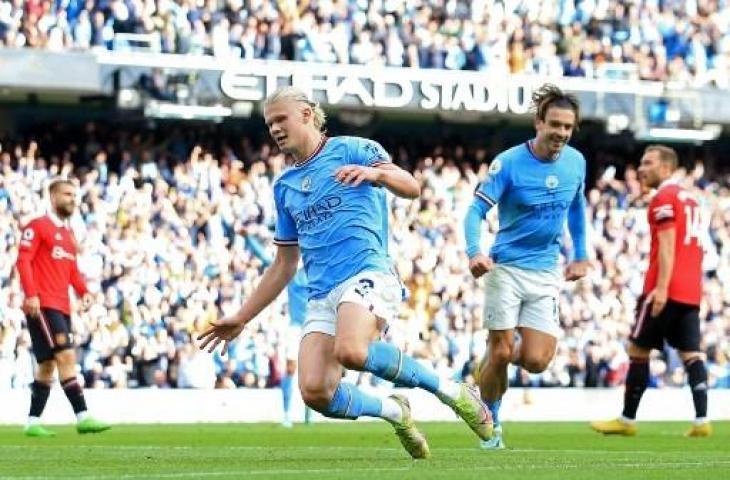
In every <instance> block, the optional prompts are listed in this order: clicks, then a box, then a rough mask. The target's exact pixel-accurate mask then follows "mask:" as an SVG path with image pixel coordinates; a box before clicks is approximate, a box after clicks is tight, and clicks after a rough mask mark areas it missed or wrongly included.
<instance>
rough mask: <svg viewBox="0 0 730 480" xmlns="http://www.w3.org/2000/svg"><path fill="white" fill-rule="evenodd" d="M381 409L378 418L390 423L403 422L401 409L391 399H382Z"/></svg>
mask: <svg viewBox="0 0 730 480" xmlns="http://www.w3.org/2000/svg"><path fill="white" fill-rule="evenodd" d="M382 403H383V408H382V410H381V411H380V416H381V417H382V418H384V419H386V420H390V421H391V422H400V421H401V420H403V409H402V408H401V407H400V405H399V404H398V402H396V401H395V400H393V399H392V398H390V397H388V398H384V399H383V400H382Z"/></svg>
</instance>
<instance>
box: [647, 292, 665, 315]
mask: <svg viewBox="0 0 730 480" xmlns="http://www.w3.org/2000/svg"><path fill="white" fill-rule="evenodd" d="M648 300H649V301H650V302H651V316H652V317H658V316H659V314H660V313H662V310H664V307H665V306H666V305H667V291H666V290H659V289H656V290H654V291H653V292H651V293H650V294H649V297H648Z"/></svg>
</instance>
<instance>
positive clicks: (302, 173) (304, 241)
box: [274, 137, 392, 299]
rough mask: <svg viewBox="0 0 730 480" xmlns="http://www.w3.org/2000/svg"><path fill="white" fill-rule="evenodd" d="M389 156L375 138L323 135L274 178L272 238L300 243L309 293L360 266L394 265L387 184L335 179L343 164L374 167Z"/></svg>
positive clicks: (325, 289) (324, 289) (323, 291)
mask: <svg viewBox="0 0 730 480" xmlns="http://www.w3.org/2000/svg"><path fill="white" fill-rule="evenodd" d="M390 161H391V160H390V156H389V155H388V153H387V152H386V151H385V150H384V149H383V147H382V146H381V145H380V144H378V143H377V142H375V141H372V140H368V139H365V138H359V137H332V138H327V137H323V140H322V143H321V144H320V146H319V147H318V148H317V150H315V152H314V153H313V154H312V155H311V156H310V157H309V158H308V159H306V160H303V161H301V162H299V163H297V164H294V165H292V166H291V167H289V168H287V169H286V170H284V171H283V172H282V173H281V175H280V176H279V177H278V178H277V179H276V181H275V182H274V201H275V203H276V211H277V219H276V233H275V236H274V237H275V238H274V243H275V244H277V245H280V246H285V245H299V248H300V251H301V254H302V259H303V261H304V270H305V271H306V274H307V281H308V289H309V298H310V299H314V298H322V297H324V296H325V295H327V294H328V293H329V292H330V291H331V290H332V289H333V288H335V287H336V286H338V285H339V284H341V283H342V282H344V281H345V280H347V279H348V278H350V277H352V276H354V275H356V274H357V273H359V272H361V271H364V270H376V271H390V270H391V269H392V261H391V259H390V257H389V256H388V240H387V239H388V208H387V203H386V196H385V191H384V189H383V188H381V187H378V186H376V185H373V184H371V183H368V182H364V183H361V184H360V185H359V186H357V187H352V186H349V185H344V184H342V183H340V182H338V181H337V180H336V179H335V173H336V172H337V170H338V169H339V168H340V167H343V166H345V165H349V164H356V165H363V166H370V167H375V166H377V165H379V164H382V163H387V162H390Z"/></svg>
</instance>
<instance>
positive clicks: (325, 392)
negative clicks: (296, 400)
mask: <svg viewBox="0 0 730 480" xmlns="http://www.w3.org/2000/svg"><path fill="white" fill-rule="evenodd" d="M299 391H300V393H301V394H302V400H303V401H304V403H305V404H306V405H307V406H308V407H310V408H313V409H315V410H317V411H318V412H321V411H322V410H324V409H325V408H327V406H328V405H329V404H330V401H331V400H332V395H333V394H334V392H331V391H330V389H328V388H327V387H326V385H325V384H324V383H322V382H315V381H303V382H302V381H300V383H299Z"/></svg>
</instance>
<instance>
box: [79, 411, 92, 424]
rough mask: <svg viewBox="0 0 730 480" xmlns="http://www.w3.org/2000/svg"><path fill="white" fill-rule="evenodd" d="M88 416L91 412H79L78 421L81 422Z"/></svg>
mask: <svg viewBox="0 0 730 480" xmlns="http://www.w3.org/2000/svg"><path fill="white" fill-rule="evenodd" d="M88 416H89V412H88V411H86V410H84V411H83V412H79V413H77V414H76V421H77V422H81V421H83V420H84V419H85V418H86V417H88Z"/></svg>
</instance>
